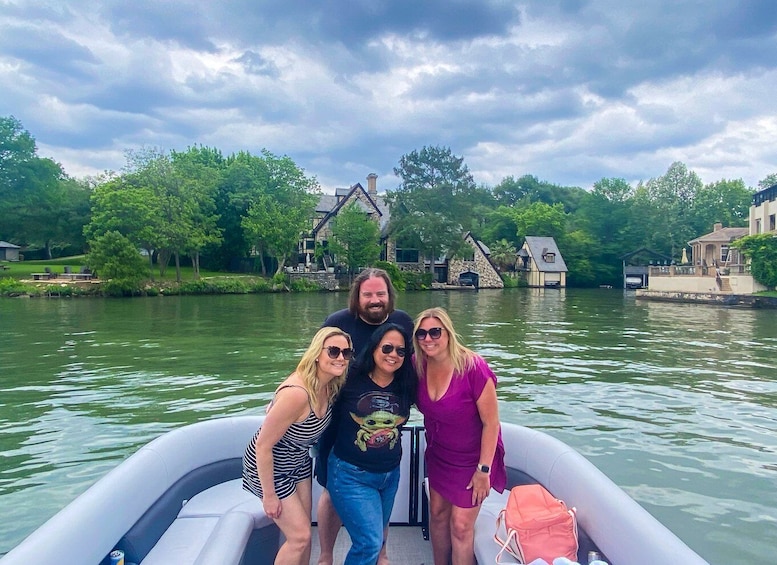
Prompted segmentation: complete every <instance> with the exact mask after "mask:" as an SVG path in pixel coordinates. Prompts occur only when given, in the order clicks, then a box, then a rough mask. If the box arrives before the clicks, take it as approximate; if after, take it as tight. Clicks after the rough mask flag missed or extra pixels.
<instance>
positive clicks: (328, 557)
mask: <svg viewBox="0 0 777 565" xmlns="http://www.w3.org/2000/svg"><path fill="white" fill-rule="evenodd" d="M317 512H318V541H319V544H320V545H321V554H320V555H319V557H318V565H332V562H333V561H334V550H335V542H336V541H337V534H338V533H340V526H342V525H343V522H342V520H340V516H338V515H337V511H336V510H335V507H334V506H333V505H332V499H331V498H330V497H329V491H328V490H327V489H324V490H323V491H322V492H321V496H320V497H319V499H318V507H317Z"/></svg>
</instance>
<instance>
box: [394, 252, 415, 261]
mask: <svg viewBox="0 0 777 565" xmlns="http://www.w3.org/2000/svg"><path fill="white" fill-rule="evenodd" d="M397 263H418V249H397Z"/></svg>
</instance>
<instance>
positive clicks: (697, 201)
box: [690, 179, 753, 236]
mask: <svg viewBox="0 0 777 565" xmlns="http://www.w3.org/2000/svg"><path fill="white" fill-rule="evenodd" d="M752 200H753V190H751V189H749V188H747V186H745V182H744V181H743V180H742V179H736V180H725V179H724V180H719V181H717V182H712V183H710V184H707V185H705V186H704V187H703V188H701V189H700V190H699V191H698V192H697V193H696V197H695V198H694V200H693V206H692V207H691V213H690V216H691V218H690V220H691V226H692V227H693V231H694V233H695V235H696V236H700V235H704V234H705V233H709V232H710V231H712V227H713V225H714V224H715V223H717V222H720V223H722V224H723V225H724V226H725V227H743V226H747V224H748V221H749V218H750V204H751V203H752Z"/></svg>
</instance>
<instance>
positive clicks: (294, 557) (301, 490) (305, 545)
mask: <svg viewBox="0 0 777 565" xmlns="http://www.w3.org/2000/svg"><path fill="white" fill-rule="evenodd" d="M312 507H313V501H312V494H311V482H310V479H307V480H305V481H302V482H301V483H298V484H297V492H295V493H294V494H292V495H291V496H289V497H288V498H284V499H283V510H282V511H281V515H280V517H279V518H276V519H275V523H276V524H278V527H279V528H280V529H281V531H282V532H283V535H284V536H285V538H286V541H285V542H284V543H283V544H282V545H281V547H280V548H278V554H277V555H276V556H275V563H276V564H277V565H280V564H283V565H287V564H288V565H308V564H309V563H310V539H311V532H310V511H311V509H312Z"/></svg>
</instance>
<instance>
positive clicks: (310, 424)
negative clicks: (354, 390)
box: [243, 385, 332, 499]
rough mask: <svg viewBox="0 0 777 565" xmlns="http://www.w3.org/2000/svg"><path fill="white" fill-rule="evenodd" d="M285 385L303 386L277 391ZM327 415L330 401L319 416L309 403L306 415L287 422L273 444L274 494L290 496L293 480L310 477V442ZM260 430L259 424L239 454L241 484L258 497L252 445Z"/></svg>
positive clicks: (259, 489) (329, 415)
mask: <svg viewBox="0 0 777 565" xmlns="http://www.w3.org/2000/svg"><path fill="white" fill-rule="evenodd" d="M288 386H296V387H299V388H304V387H301V386H299V385H286V386H283V387H281V388H279V389H278V391H280V390H282V389H284V388H286V387H288ZM278 391H276V394H277V393H278ZM308 402H310V399H308ZM331 419H332V405H331V404H330V405H329V406H327V407H326V413H325V414H324V416H323V417H322V418H318V417H317V416H316V413H315V412H314V411H313V405H312V404H311V405H310V413H309V414H308V417H307V418H305V419H304V420H303V421H302V422H294V423H293V424H292V425H291V426H289V428H288V429H287V430H286V433H284V434H283V437H281V439H280V440H279V441H278V443H276V444H275V445H274V446H273V448H272V456H273V480H274V482H275V494H276V495H278V498H280V499H284V498H287V497H289V496H291V495H292V494H294V492H295V491H296V490H297V483H299V482H300V481H303V480H305V479H309V478H310V477H311V475H312V474H313V460H312V459H311V457H310V446H311V445H313V444H314V443H316V442H317V441H318V438H319V437H321V434H323V433H324V430H325V429H326V427H327V426H328V425H329V421H330V420H331ZM261 431H262V429H261V428H259V429H258V430H257V431H256V433H255V434H254V437H253V438H252V439H251V441H250V442H249V443H248V446H247V447H246V450H245V453H244V454H243V488H244V489H245V490H247V491H249V492H251V493H253V494H255V495H256V496H258V497H259V498H262V497H263V494H262V485H261V482H260V481H259V473H258V471H257V468H256V447H255V445H256V438H257V437H258V436H259V432H261Z"/></svg>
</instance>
